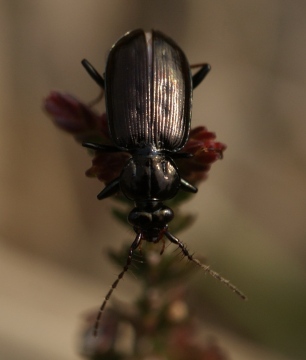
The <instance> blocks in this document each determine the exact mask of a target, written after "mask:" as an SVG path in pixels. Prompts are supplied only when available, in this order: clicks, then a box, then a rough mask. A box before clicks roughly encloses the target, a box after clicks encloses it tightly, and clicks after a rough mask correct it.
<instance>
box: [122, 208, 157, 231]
mask: <svg viewBox="0 0 306 360" xmlns="http://www.w3.org/2000/svg"><path fill="white" fill-rule="evenodd" d="M128 222H129V223H130V224H132V225H133V226H141V227H146V226H148V225H149V224H151V222H152V214H150V213H148V212H146V211H138V210H135V209H133V210H132V211H131V212H130V213H129V216H128Z"/></svg>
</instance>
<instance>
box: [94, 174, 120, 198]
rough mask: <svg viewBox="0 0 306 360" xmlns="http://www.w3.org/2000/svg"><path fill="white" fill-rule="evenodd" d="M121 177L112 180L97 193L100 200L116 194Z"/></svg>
mask: <svg viewBox="0 0 306 360" xmlns="http://www.w3.org/2000/svg"><path fill="white" fill-rule="evenodd" d="M119 182H120V178H119V177H118V178H116V179H115V180H113V181H112V182H110V183H109V184H108V185H106V186H105V188H104V189H103V190H102V191H101V192H100V193H99V194H98V195H97V198H98V199H99V200H103V199H105V198H107V197H109V196H112V195H115V194H116V193H117V192H118V191H119V190H120V186H119Z"/></svg>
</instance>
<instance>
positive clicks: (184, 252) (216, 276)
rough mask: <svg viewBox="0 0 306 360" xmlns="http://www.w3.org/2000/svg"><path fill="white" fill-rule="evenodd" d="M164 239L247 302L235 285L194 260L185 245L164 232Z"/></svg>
mask: <svg viewBox="0 0 306 360" xmlns="http://www.w3.org/2000/svg"><path fill="white" fill-rule="evenodd" d="M165 235H166V237H167V238H168V239H169V240H170V241H171V242H172V243H173V244H175V245H177V246H178V247H179V248H180V249H181V250H182V252H183V254H184V255H185V256H186V257H187V258H188V260H190V261H192V262H194V263H195V264H196V265H198V266H199V267H201V268H202V269H203V270H204V271H205V272H207V273H208V274H209V275H211V276H212V277H213V278H215V279H217V280H219V281H221V282H222V283H223V284H224V285H226V286H227V287H228V288H230V289H231V290H232V291H233V292H234V293H235V294H237V295H238V296H239V297H241V299H243V300H247V297H246V296H245V295H244V294H243V292H242V291H240V290H239V289H238V288H237V287H236V286H235V285H233V284H232V283H231V282H230V281H229V280H227V279H225V278H224V277H222V276H221V275H220V274H219V273H217V272H216V271H214V270H212V269H211V268H210V266H209V265H205V264H202V263H201V262H200V261H199V260H198V259H195V258H194V257H193V256H192V255H191V254H190V253H189V251H188V250H187V247H186V245H184V244H183V243H182V242H181V241H180V240H179V239H178V238H176V237H175V236H174V235H172V234H170V233H169V232H168V231H166V232H165Z"/></svg>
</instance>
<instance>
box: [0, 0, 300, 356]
mask: <svg viewBox="0 0 306 360" xmlns="http://www.w3.org/2000/svg"><path fill="white" fill-rule="evenodd" d="M305 14H306V2H305V1H303V0H295V1H288V0H273V1H264V0H256V1H255V0H249V1H243V0H237V1H206V0H203V1H200V0H198V1H196V0H188V1H184V0H175V1H170V0H168V1H166V0H162V1H161V0H155V1H147V0H130V1H128V2H127V1H119V0H103V1H96V0H90V1H80V0H65V1H59V0H53V1H39V0H28V1H11V0H1V1H0V29H1V31H0V66H1V67H0V69H1V70H0V92H1V93H0V121H1V131H0V187H1V202H0V231H1V238H0V247H1V251H0V269H1V271H0V281H1V285H0V287H1V292H0V318H1V321H0V358H1V359H5V360H15V359H23V360H27V359H31V360H33V359H41V358H43V359H54V358H57V359H61V360H70V359H71V360H72V359H79V358H80V356H79V355H78V353H77V349H78V335H79V329H80V326H81V324H82V320H83V316H84V313H86V311H87V310H89V309H93V308H95V307H98V305H99V303H100V301H101V300H102V298H103V297H104V295H105V292H106V291H107V289H108V288H109V285H110V284H111V282H112V281H113V280H114V279H115V277H116V274H117V272H118V270H117V269H116V268H114V267H113V266H112V265H111V264H110V262H109V261H108V259H107V257H106V255H105V252H106V249H108V248H109V247H112V248H115V249H116V248H118V249H119V248H120V246H121V244H123V243H127V242H132V240H133V239H134V234H133V231H132V229H131V228H130V229H129V228H127V227H126V228H125V227H123V226H120V225H118V223H117V222H116V221H115V220H114V219H113V218H112V216H111V213H110V208H111V206H112V204H113V201H112V200H105V201H102V202H98V201H97V200H96V195H97V193H98V192H99V191H100V190H101V189H102V187H103V184H101V183H99V182H98V181H97V180H95V179H88V178H86V177H85V175H84V172H85V170H86V169H88V168H89V167H90V165H91V159H90V157H89V156H88V154H87V152H86V150H85V149H84V148H81V147H80V146H79V145H78V144H77V143H75V142H74V141H73V139H72V137H70V136H68V135H67V134H64V133H63V132H61V131H59V130H58V129H56V128H55V127H54V125H53V124H52V123H51V121H50V119H49V118H48V117H47V116H46V114H45V113H44V112H43V109H42V103H43V99H44V98H45V97H46V96H47V95H48V94H49V92H50V90H54V89H57V90H62V91H67V92H69V93H71V94H73V95H75V96H77V97H78V98H79V99H81V100H83V101H85V102H87V101H90V100H92V99H93V98H94V97H95V96H96V95H97V94H98V87H97V86H96V84H95V83H94V82H93V81H92V80H91V79H90V77H89V76H88V74H87V73H86V72H85V70H84V69H83V68H82V66H81V64H80V61H81V60H82V59H83V58H84V57H86V58H87V59H88V60H89V61H90V62H91V63H92V64H93V65H94V66H95V67H96V68H97V69H98V70H99V71H100V72H101V73H103V71H104V66H105V60H106V57H107V54H108V50H109V48H110V47H111V45H112V44H113V43H114V42H115V41H116V40H117V39H118V38H119V37H120V36H122V35H123V34H124V33H125V32H126V31H128V30H132V29H135V28H144V29H146V30H149V29H151V28H155V29H159V30H161V31H163V32H164V33H165V34H167V35H169V36H170V37H172V38H173V39H174V40H175V41H176V42H177V43H178V44H179V45H180V46H181V48H182V49H183V50H184V51H185V53H186V55H187V57H188V59H189V61H190V63H199V62H208V63H210V64H211V65H212V71H211V73H210V74H209V76H208V77H207V78H206V79H205V81H204V82H203V84H201V86H199V87H198V88H197V89H196V91H195V93H194V103H193V120H192V126H197V125H205V126H207V127H208V129H209V130H211V131H215V132H216V133H217V139H218V140H219V141H221V142H224V143H225V144H227V146H228V149H227V150H226V152H225V157H224V160H223V161H219V162H217V163H216V164H215V165H214V166H213V167H212V170H211V172H210V174H209V178H208V180H207V181H206V182H205V183H203V184H202V185H201V187H200V189H199V193H198V194H197V195H196V196H194V198H193V199H192V200H191V201H189V202H188V204H186V205H185V206H184V208H182V209H181V210H182V211H186V212H190V213H192V214H194V215H196V217H197V218H196V222H195V223H194V224H193V226H192V227H191V228H190V229H188V230H187V231H184V232H183V233H180V234H179V237H180V239H181V240H182V241H184V242H185V243H187V244H188V247H189V248H190V249H191V250H192V251H194V252H195V253H196V254H197V255H205V256H206V257H207V258H208V260H209V263H210V264H211V265H212V267H213V268H214V269H216V270H217V271H219V272H220V273H221V274H223V275H224V276H225V277H226V278H229V279H231V280H232V282H234V283H235V284H236V285H237V286H238V287H239V288H241V289H242V290H243V291H244V292H245V293H246V294H247V295H248V297H249V301H248V302H246V303H244V302H241V300H240V299H239V298H238V297H236V296H234V295H233V294H232V293H231V292H230V291H228V289H226V288H225V287H223V286H222V285H221V284H219V283H217V282H216V281H214V280H211V279H209V278H208V277H205V276H203V274H201V273H200V272H199V273H198V274H197V277H196V280H195V290H194V291H195V293H196V294H197V295H198V299H199V300H198V302H199V303H198V304H197V305H195V306H199V304H200V306H199V308H200V309H202V314H201V319H202V320H203V332H204V334H206V335H209V336H213V337H215V338H216V339H217V341H218V344H219V345H220V346H221V347H223V348H224V349H225V350H226V352H227V353H228V354H229V355H230V357H231V358H232V359H238V360H241V359H251V360H252V359H279V360H281V359H283V360H285V359H305V358H306V342H305V339H306V305H305V304H306V261H305V260H306V243H305V236H306V221H305V215H306V188H305V185H306V167H305V165H306V141H305V135H306V121H305V113H306V69H305V63H306V62H305V60H306V21H305ZM98 109H99V111H102V110H103V104H101V105H99V106H98ZM168 251H171V250H170V248H169V249H168ZM131 289H133V291H131ZM137 289H138V287H137V281H136V282H135V281H133V282H131V281H130V280H129V279H128V278H126V279H125V281H123V282H122V283H121V284H120V287H119V288H118V289H117V291H116V294H115V296H116V297H117V298H120V299H121V300H126V301H128V302H129V301H132V299H133V296H132V294H133V293H137V291H138V290H137Z"/></svg>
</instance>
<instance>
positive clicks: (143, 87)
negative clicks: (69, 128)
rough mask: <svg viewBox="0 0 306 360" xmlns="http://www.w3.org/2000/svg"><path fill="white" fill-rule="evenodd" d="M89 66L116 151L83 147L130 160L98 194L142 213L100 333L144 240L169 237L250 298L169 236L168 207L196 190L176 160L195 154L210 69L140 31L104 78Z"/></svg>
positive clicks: (128, 38)
mask: <svg viewBox="0 0 306 360" xmlns="http://www.w3.org/2000/svg"><path fill="white" fill-rule="evenodd" d="M82 64H83V66H84V67H85V69H86V70H87V72H88V73H89V75H90V76H91V77H92V78H93V79H94V80H95V82H96V83H97V84H98V85H99V86H100V87H101V88H102V89H103V90H105V98H106V111H107V117H108V125H109V131H110V135H111V139H112V141H113V143H114V146H105V145H102V144H97V143H83V146H85V147H87V148H90V149H93V150H95V151H98V152H99V151H104V152H118V151H119V152H128V153H129V154H130V158H129V159H128V161H127V163H126V165H125V166H124V168H123V169H122V172H121V175H120V176H119V177H118V178H116V179H114V180H113V181H111V182H110V183H109V184H108V185H107V186H105V188H104V189H103V190H102V191H101V192H100V193H99V194H98V196H97V197H98V199H99V200H102V199H105V198H107V197H109V196H112V195H114V194H116V193H118V192H119V191H121V192H122V194H123V195H124V196H125V197H126V198H128V199H130V200H132V201H133V202H134V204H135V207H134V208H133V209H132V210H131V212H130V213H129V215H128V222H129V223H130V224H131V225H132V226H133V229H134V231H135V233H136V238H135V240H134V241H133V243H132V245H131V246H130V249H129V253H128V257H127V261H126V264H125V266H124V268H123V270H122V272H121V273H120V274H119V275H118V277H117V279H116V281H115V282H114V283H113V285H112V286H111V288H110V290H109V292H108V293H107V295H106V297H105V299H104V301H103V303H102V305H101V308H100V311H99V314H98V316H97V320H96V324H95V330H94V333H95V334H97V330H98V325H99V320H100V317H101V314H102V312H103V310H104V308H105V306H106V303H107V301H108V300H109V298H110V296H111V294H112V292H113V290H114V289H115V288H116V287H117V284H118V282H119V281H120V279H121V278H122V277H123V276H124V274H125V272H126V271H127V270H128V269H129V266H130V265H131V262H132V258H133V254H134V252H135V250H136V249H137V248H139V246H140V244H141V242H142V241H143V240H146V241H148V242H152V243H158V242H159V241H161V240H162V241H163V248H162V251H161V254H162V252H163V250H164V240H163V238H164V237H166V238H167V239H168V240H170V242H172V243H174V244H175V245H177V246H178V247H179V248H180V249H181V251H182V253H183V254H184V256H186V257H187V258H188V259H189V260H190V261H192V262H194V263H196V264H197V265H198V266H200V267H202V268H203V269H204V270H205V271H206V272H207V273H209V274H210V275H212V276H213V277H215V278H217V279H218V280H220V281H222V282H223V283H225V284H226V285H227V286H228V287H229V288H230V289H231V290H232V291H234V292H235V293H236V294H238V295H239V296H240V297H242V298H245V296H244V295H243V294H242V293H241V291H240V290H238V289H237V288H236V287H235V286H234V285H232V284H231V283H230V282H229V281H228V280H226V279H224V278H223V277H221V276H220V275H219V274H218V273H216V272H215V271H213V270H212V269H210V268H209V266H206V265H204V264H202V263H201V262H200V261H199V260H197V259H195V258H194V257H193V256H192V255H191V254H190V252H189V251H188V250H187V247H186V246H185V245H184V244H183V243H182V242H181V241H180V240H179V239H178V238H176V237H175V236H174V235H173V234H171V233H170V232H169V230H168V224H169V222H170V221H171V220H172V219H173V217H174V213H173V211H172V210H171V209H170V208H169V207H167V206H166V205H164V201H165V200H168V199H171V198H173V197H175V196H176V194H177V193H178V191H179V190H180V189H181V190H184V191H187V192H191V193H196V192H197V188H196V187H195V186H193V185H192V184H190V183H189V182H188V181H186V180H185V179H183V178H181V176H180V174H179V171H178V168H177V166H176V164H175V159H178V158H186V161H187V159H188V157H190V156H191V155H190V154H188V153H184V152H180V150H181V149H182V148H183V146H184V145H185V143H186V141H187V140H188V136H189V131H190V123H191V105H192V92H193V89H194V88H195V87H196V86H198V85H199V84H200V83H201V82H202V80H203V79H204V78H205V76H206V75H207V73H208V72H209V70H210V66H209V65H208V64H201V65H200V66H201V68H200V70H198V72H197V73H195V75H193V76H192V74H191V67H190V65H189V63H188V60H187V58H186V56H185V54H184V52H183V51H182V50H181V49H180V47H179V46H178V45H177V44H176V43H175V42H174V41H173V40H172V39H170V38H169V37H168V36H166V35H164V34H163V33H161V32H159V31H156V30H152V31H150V32H144V31H143V30H141V29H138V30H134V31H131V32H128V33H126V34H125V35H124V36H123V37H122V38H120V39H119V40H118V41H117V42H116V43H115V44H114V45H113V46H112V48H111V50H110V52H109V55H108V58H107V63H106V69H105V74H104V78H103V77H102V76H101V75H100V74H99V73H98V72H97V71H96V70H95V68H94V67H93V66H92V65H91V64H90V63H89V62H88V61H87V60H86V59H84V60H83V61H82Z"/></svg>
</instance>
